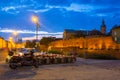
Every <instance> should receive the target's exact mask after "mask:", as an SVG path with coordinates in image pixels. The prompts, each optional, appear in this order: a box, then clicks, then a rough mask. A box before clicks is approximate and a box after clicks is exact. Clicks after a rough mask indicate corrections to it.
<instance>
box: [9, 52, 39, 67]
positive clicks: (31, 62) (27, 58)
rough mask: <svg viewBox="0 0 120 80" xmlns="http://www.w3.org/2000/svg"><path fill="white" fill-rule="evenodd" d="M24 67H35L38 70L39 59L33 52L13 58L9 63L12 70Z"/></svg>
mask: <svg viewBox="0 0 120 80" xmlns="http://www.w3.org/2000/svg"><path fill="white" fill-rule="evenodd" d="M22 66H34V67H35V68H38V66H39V64H38V59H37V58H36V57H35V56H34V55H33V52H29V53H27V54H24V55H23V56H12V58H11V59H10V61H9V67H10V68H11V69H16V68H17V67H22Z"/></svg>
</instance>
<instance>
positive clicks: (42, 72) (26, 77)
mask: <svg viewBox="0 0 120 80" xmlns="http://www.w3.org/2000/svg"><path fill="white" fill-rule="evenodd" d="M0 80H120V60H92V59H82V58H77V62H75V63H67V64H52V65H40V66H39V68H34V67H32V66H27V67H19V68H17V69H16V70H12V69H10V68H9V66H8V64H6V63H4V62H0Z"/></svg>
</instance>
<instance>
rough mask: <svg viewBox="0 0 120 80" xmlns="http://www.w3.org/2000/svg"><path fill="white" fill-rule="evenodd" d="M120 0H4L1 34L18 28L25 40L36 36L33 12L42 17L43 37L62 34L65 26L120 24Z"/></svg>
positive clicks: (0, 11) (0, 3) (1, 0)
mask: <svg viewBox="0 0 120 80" xmlns="http://www.w3.org/2000/svg"><path fill="white" fill-rule="evenodd" d="M119 5H120V0H0V36H1V37H3V38H5V39H8V37H9V36H13V34H12V32H13V31H14V30H17V32H18V34H19V37H20V38H22V39H23V40H26V39H34V38H35V30H36V27H35V24H34V23H32V21H31V16H32V15H37V16H38V17H39V23H40V26H41V28H40V30H39V38H41V37H43V36H55V37H62V33H63V31H64V29H74V30H78V29H82V30H92V29H97V30H99V29H100V25H101V21H102V18H104V20H105V23H106V26H107V32H109V31H110V29H111V28H112V27H113V26H114V25H115V24H118V25H119V24H120V6H119Z"/></svg>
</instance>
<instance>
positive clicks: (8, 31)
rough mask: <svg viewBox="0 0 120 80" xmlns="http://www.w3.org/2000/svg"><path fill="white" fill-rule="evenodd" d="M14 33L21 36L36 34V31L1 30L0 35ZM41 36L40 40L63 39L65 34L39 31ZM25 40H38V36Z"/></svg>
mask: <svg viewBox="0 0 120 80" xmlns="http://www.w3.org/2000/svg"><path fill="white" fill-rule="evenodd" d="M14 31H16V32H17V33H18V34H19V35H21V34H26V35H27V34H30V35H31V34H33V35H34V34H36V31H30V30H13V29H7V28H6V29H0V33H11V34H12V33H13V32H14ZM38 34H39V36H38V38H39V39H41V38H42V37H56V38H62V34H63V32H54V33H51V32H47V31H39V32H38ZM22 39H23V40H33V39H36V35H35V36H32V37H23V38H22Z"/></svg>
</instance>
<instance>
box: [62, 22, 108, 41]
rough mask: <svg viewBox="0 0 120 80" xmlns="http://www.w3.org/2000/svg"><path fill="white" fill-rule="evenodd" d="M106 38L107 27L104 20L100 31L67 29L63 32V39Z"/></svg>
mask: <svg viewBox="0 0 120 80" xmlns="http://www.w3.org/2000/svg"><path fill="white" fill-rule="evenodd" d="M102 36H106V25H105V22H104V20H102V24H101V26H100V31H99V30H96V29H94V30H92V31H88V30H72V29H65V30H64V32H63V39H64V40H67V39H72V38H80V37H102Z"/></svg>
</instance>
